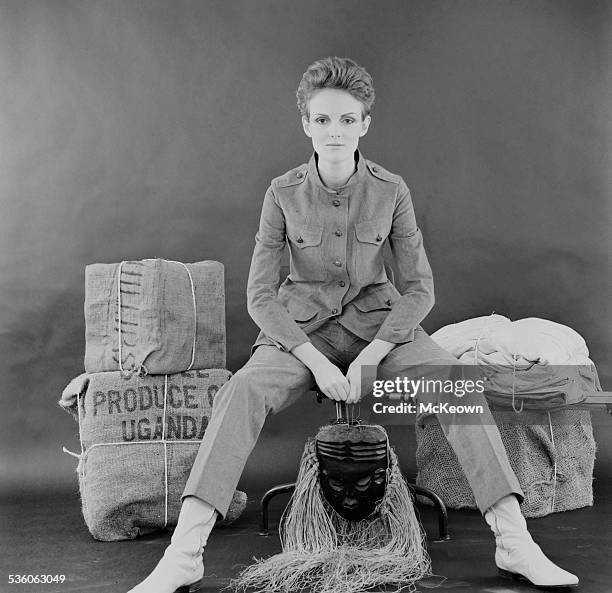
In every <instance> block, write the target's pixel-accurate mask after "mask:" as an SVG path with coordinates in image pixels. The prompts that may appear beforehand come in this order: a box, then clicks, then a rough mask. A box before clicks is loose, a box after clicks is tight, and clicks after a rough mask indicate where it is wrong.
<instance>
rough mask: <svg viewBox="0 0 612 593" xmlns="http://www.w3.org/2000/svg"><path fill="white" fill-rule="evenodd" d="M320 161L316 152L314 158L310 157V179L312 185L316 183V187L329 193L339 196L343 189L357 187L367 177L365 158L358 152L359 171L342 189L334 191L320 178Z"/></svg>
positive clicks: (356, 154)
mask: <svg viewBox="0 0 612 593" xmlns="http://www.w3.org/2000/svg"><path fill="white" fill-rule="evenodd" d="M318 159H319V155H318V154H317V153H316V152H313V153H312V156H311V157H310V160H309V161H308V177H309V178H310V179H311V181H312V183H314V184H315V185H316V186H318V187H320V188H321V189H322V190H324V191H326V192H327V193H330V194H337V193H339V192H340V191H342V190H343V189H347V188H349V187H352V186H354V185H357V184H358V183H360V182H361V181H362V180H363V178H364V176H365V172H366V162H365V158H364V156H363V155H362V154H361V152H360V151H359V150H356V151H355V159H356V161H357V170H356V171H355V173H353V174H352V175H351V177H350V178H349V180H348V181H347V182H346V183H345V184H344V185H343V186H342V187H337V188H334V189H332V188H330V187H327V186H326V185H325V184H324V183H323V182H322V181H321V177H319V170H318V169H317V161H318Z"/></svg>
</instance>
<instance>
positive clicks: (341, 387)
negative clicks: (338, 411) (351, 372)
mask: <svg viewBox="0 0 612 593" xmlns="http://www.w3.org/2000/svg"><path fill="white" fill-rule="evenodd" d="M310 370H311V371H312V374H313V375H314V378H315V381H316V382H317V385H318V386H319V389H320V390H321V391H322V392H323V394H324V395H326V396H327V397H329V398H330V399H333V400H334V401H337V402H343V401H346V402H348V397H349V390H350V386H349V382H348V379H347V378H346V377H345V376H344V375H343V374H342V371H341V370H340V369H339V368H338V367H337V366H336V365H335V364H333V363H332V362H330V361H329V360H327V359H325V361H324V362H323V361H322V362H321V363H320V364H316V365H314V366H313V367H312V368H311V369H310Z"/></svg>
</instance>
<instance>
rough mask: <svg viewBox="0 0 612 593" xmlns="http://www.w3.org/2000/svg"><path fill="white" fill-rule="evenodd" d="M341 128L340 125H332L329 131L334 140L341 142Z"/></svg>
mask: <svg viewBox="0 0 612 593" xmlns="http://www.w3.org/2000/svg"><path fill="white" fill-rule="evenodd" d="M341 135H342V134H341V132H340V126H339V125H338V124H332V126H331V127H330V130H329V136H330V138H331V139H332V140H340V136H341Z"/></svg>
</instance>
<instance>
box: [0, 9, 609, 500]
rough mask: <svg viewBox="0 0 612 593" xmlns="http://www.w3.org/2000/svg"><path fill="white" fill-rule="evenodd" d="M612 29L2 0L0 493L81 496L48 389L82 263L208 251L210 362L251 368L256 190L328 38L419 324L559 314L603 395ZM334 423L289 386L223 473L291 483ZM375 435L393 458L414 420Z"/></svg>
mask: <svg viewBox="0 0 612 593" xmlns="http://www.w3.org/2000/svg"><path fill="white" fill-rule="evenodd" d="M611 25H612V4H611V3H609V2H605V1H601V2H596V1H586V2H585V1H580V0H576V1H563V0H554V1H553V0H551V1H539V0H528V1H527V0H522V1H520V0H519V1H496V0H493V1H491V0H486V1H485V0H483V1H456V2H452V1H447V2H442V1H436V0H433V1H432V0H423V1H385V2H369V1H336V2H328V1H323V0H309V1H307V2H305V1H300V2H296V1H287V0H277V1H262V0H258V1H252V0H251V1H229V2H228V1H226V0H224V1H218V2H217V1H214V2H212V1H186V0H173V1H172V2H170V1H159V0H146V1H136V0H116V1H106V0H95V1H91V0H78V1H77V0H74V1H67V0H44V1H43V0H39V1H32V0H3V1H2V2H0V89H1V91H0V93H1V94H0V117H1V120H0V134H1V155H0V158H1V174H0V197H1V200H2V209H1V215H0V225H1V226H0V237H1V241H2V243H1V250H0V265H1V276H0V290H1V301H0V306H1V308H2V309H1V321H0V323H1V325H0V340H1V341H0V359H1V360H2V365H3V367H2V372H1V377H2V388H1V397H2V414H1V417H0V439H1V451H2V468H1V476H2V477H1V486H2V493H3V494H9V495H12V496H15V495H17V496H21V495H25V494H27V493H28V492H36V491H40V490H45V491H53V490H61V489H69V490H73V491H74V490H76V488H77V485H76V475H75V474H74V473H73V472H74V467H75V461H76V460H74V459H73V458H72V457H69V456H66V455H64V454H63V453H62V452H61V447H62V445H66V446H67V447H68V448H72V449H73V450H77V449H78V440H77V430H76V424H75V423H74V422H73V420H72V419H71V418H70V417H69V416H68V415H66V414H65V413H63V412H62V411H61V410H60V409H59V407H58V406H57V405H56V401H57V400H58V398H59V396H60V393H61V390H62V388H63V387H64V385H65V384H66V383H67V382H68V381H69V380H70V379H71V378H72V377H74V376H75V375H77V374H79V373H80V372H82V370H83V354H84V319H83V300H84V268H85V265H86V264H88V263H92V262H118V261H121V260H124V259H140V258H148V257H163V258H167V259H173V260H179V261H185V262H191V261H198V260H202V259H216V260H219V261H221V262H223V264H224V265H225V272H226V291H227V344H228V368H229V369H230V370H232V371H235V370H237V369H238V368H239V367H240V366H241V365H242V364H243V363H244V362H245V361H246V359H247V357H248V353H249V347H250V344H251V343H252V341H253V340H254V338H255V336H256V333H257V328H256V327H255V325H254V324H253V323H252V321H251V320H250V318H249V317H248V314H247V311H246V298H245V288H246V279H247V273H248V267H249V263H250V257H251V252H252V248H253V244H254V234H255V232H256V229H257V224H258V219H259V212H260V208H261V204H262V199H263V195H264V192H265V190H266V188H267V187H268V184H269V181H270V179H271V178H272V177H275V176H277V175H280V174H281V173H283V172H284V171H286V170H287V169H289V168H291V167H293V166H295V165H297V164H299V163H302V162H304V161H305V160H307V159H308V157H309V155H310V152H311V145H310V144H309V140H308V139H307V138H306V137H305V136H304V135H303V132H302V130H301V125H300V121H299V117H298V114H297V111H296V108H295V99H294V93H295V88H296V86H297V84H298V82H299V79H300V77H301V74H302V72H303V71H304V70H305V68H306V67H307V65H308V64H309V63H311V62H312V61H314V60H315V59H317V58H319V57H323V56H326V55H334V54H335V55H341V56H342V55H347V56H351V57H353V58H354V59H355V60H357V61H358V62H360V63H363V64H364V65H365V66H366V67H367V68H368V69H369V70H370V72H371V73H372V74H373V76H374V80H375V83H376V86H377V90H378V99H377V102H376V105H375V109H374V112H373V118H374V121H373V125H372V127H371V130H370V132H369V134H368V135H367V137H366V138H364V139H363V141H362V144H361V148H362V150H363V153H364V154H365V155H366V156H367V157H369V158H371V159H373V160H375V161H377V162H379V163H380V164H382V165H383V166H385V167H387V168H388V169H390V170H391V171H394V172H397V173H399V174H401V175H402V176H403V177H404V178H405V179H406V181H407V183H408V185H409V187H410V188H411V190H412V194H413V200H414V204H415V209H416V213H417V217H418V220H419V224H420V226H421V228H422V230H423V234H424V237H425V241H426V248H427V250H428V253H429V256H430V260H431V263H432V267H433V270H434V274H435V281H436V295H437V304H436V307H435V309H434V311H433V312H432V313H431V314H430V315H429V316H428V318H427V320H426V321H425V323H424V327H425V328H426V329H427V330H429V331H435V330H436V329H438V328H439V327H441V326H442V325H444V324H446V323H450V322H454V321H459V320H462V319H466V318H468V317H472V316H477V315H487V314H489V313H491V312H493V311H495V312H496V313H499V314H503V315H507V316H509V317H510V318H512V319H518V318H522V317H529V316H535V317H544V318H547V319H551V320H553V321H558V322H561V323H564V324H567V325H569V326H571V327H572V328H574V329H576V330H577V331H578V332H580V333H581V334H582V335H583V336H584V337H585V339H586V340H587V343H588V345H589V348H590V350H591V356H592V358H593V360H594V361H595V362H596V363H597V365H598V368H599V371H600V375H601V378H602V382H603V385H604V388H607V389H608V390H610V389H612V358H611V354H612V333H611V332H610V328H611V323H610V322H611V304H610V301H611V296H612V290H611V275H612V271H611V266H610V252H611V247H612V231H611V228H612V212H611V210H612V206H611V202H610V195H611V190H612V167H611V166H610V164H611V158H610V157H611V139H612V119H611V113H610V106H611V105H612V85H611V72H612V43H611V41H612V26H611ZM330 415H331V406H326V407H323V406H316V404H315V403H314V398H313V396H312V394H310V395H307V396H305V398H304V401H303V402H301V403H298V404H296V406H294V407H293V408H292V409H290V410H287V411H286V412H284V413H282V414H281V415H279V416H277V417H274V418H272V419H271V420H270V421H269V424H268V425H267V426H266V428H265V429H264V432H263V435H262V440H261V442H260V443H259V444H258V446H257V448H256V450H255V452H254V454H253V456H252V457H251V459H250V461H249V464H248V466H247V469H246V472H245V474H244V476H243V480H242V485H243V487H244V488H245V489H246V490H247V491H253V490H257V488H262V487H264V486H266V485H270V484H272V483H274V481H275V480H276V481H278V479H291V478H292V477H293V476H294V474H295V469H296V465H297V461H298V458H299V455H300V451H301V449H302V446H303V442H304V439H305V437H306V436H307V435H309V434H312V433H313V431H314V430H315V429H316V427H317V426H318V424H319V423H321V422H322V421H324V420H325V419H327V418H329V417H330ZM597 419H598V421H597V422H596V423H595V424H596V437H597V440H598V445H599V452H598V460H597V463H596V475H597V476H599V477H602V476H610V474H611V473H612V472H611V467H612V466H611V463H610V462H611V461H612V453H611V451H612V438H611V437H610V434H611V432H610V428H611V427H612V419H611V418H609V417H606V416H605V415H604V414H600V415H598V416H597ZM402 436H405V437H406V438H401V437H402ZM392 438H393V441H394V443H395V444H396V445H397V446H398V448H399V449H400V456H401V459H402V460H403V463H404V469H405V470H406V472H407V473H408V474H412V473H413V472H414V432H413V431H411V430H408V429H405V428H404V429H402V428H401V427H400V428H398V427H394V429H393V434H392Z"/></svg>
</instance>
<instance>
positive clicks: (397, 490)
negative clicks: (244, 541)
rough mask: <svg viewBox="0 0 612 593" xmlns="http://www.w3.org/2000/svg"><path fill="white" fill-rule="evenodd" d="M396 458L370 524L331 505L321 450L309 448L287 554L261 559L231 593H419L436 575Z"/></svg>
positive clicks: (285, 524)
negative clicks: (322, 478) (379, 592)
mask: <svg viewBox="0 0 612 593" xmlns="http://www.w3.org/2000/svg"><path fill="white" fill-rule="evenodd" d="M389 453H390V467H389V469H388V470H387V471H388V476H387V486H386V491H385V495H384V498H383V500H382V501H381V502H380V504H379V506H378V507H377V509H376V511H375V512H374V513H373V514H372V515H371V516H370V517H368V518H366V519H364V520H363V521H358V522H353V521H348V520H346V519H344V518H342V517H340V516H339V515H338V514H337V513H336V512H335V511H334V510H333V509H332V508H331V507H330V506H329V504H327V502H326V501H325V499H324V497H323V494H322V492H321V488H320V486H319V464H318V461H317V456H316V452H315V442H314V440H309V441H308V442H307V443H306V447H305V449H304V454H303V455H302V460H301V462H300V471H299V474H298V479H297V483H296V488H295V491H294V493H293V496H292V498H291V501H290V503H289V505H288V507H287V509H286V510H285V512H284V513H283V516H282V518H281V522H280V538H281V544H282V549H283V552H281V553H280V554H277V555H276V556H272V557H271V558H268V559H267V560H264V559H259V560H257V559H255V560H256V563H255V564H253V565H251V566H249V567H247V568H246V569H245V570H244V571H243V572H242V573H241V574H240V575H239V577H238V578H237V579H235V580H233V581H232V582H231V583H230V587H231V588H233V589H234V590H236V591H238V590H243V591H246V590H253V591H256V592H258V593H259V592H260V593H264V592H265V593H297V592H300V591H312V593H360V592H363V591H366V590H367V589H369V588H371V587H381V586H387V587H388V586H396V587H397V588H396V589H395V591H399V590H402V591H409V590H414V583H415V582H416V581H417V580H419V579H420V578H422V577H424V576H425V575H428V574H431V572H430V568H431V565H430V560H429V556H428V554H427V549H426V546H425V538H424V534H423V532H422V530H421V526H420V524H419V522H418V520H417V518H416V515H415V513H414V507H413V498H412V495H411V494H410V491H409V490H408V487H407V485H406V482H405V481H404V478H403V476H402V474H401V472H400V469H399V465H398V462H397V457H396V455H395V453H394V452H393V450H390V451H389ZM385 590H386V591H391V589H388V588H387V589H385Z"/></svg>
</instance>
